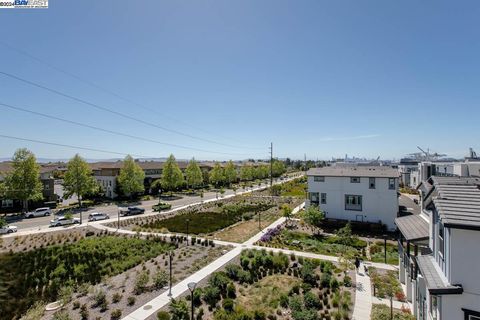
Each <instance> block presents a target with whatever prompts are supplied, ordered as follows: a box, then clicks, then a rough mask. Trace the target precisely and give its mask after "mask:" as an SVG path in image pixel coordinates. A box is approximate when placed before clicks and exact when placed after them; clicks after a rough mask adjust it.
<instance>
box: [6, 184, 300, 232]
mask: <svg viewBox="0 0 480 320" xmlns="http://www.w3.org/2000/svg"><path fill="white" fill-rule="evenodd" d="M295 178H296V177H295ZM292 179H294V178H290V179H285V180H279V181H277V182H274V184H279V183H284V182H287V181H289V180H292ZM268 186H269V184H262V185H261V186H256V187H253V188H247V190H246V191H244V190H243V189H240V190H237V193H236V194H243V193H245V192H251V191H252V190H253V191H256V190H262V189H265V188H267V187H268ZM234 195H235V194H234V192H233V190H230V189H227V190H225V194H224V195H223V198H228V197H232V196H234ZM217 196H218V199H221V195H220V193H216V192H205V193H204V197H203V201H204V202H205V201H212V200H216V199H217ZM201 201H202V199H201V198H200V196H183V197H182V198H181V199H178V200H172V201H167V200H162V202H168V203H170V204H171V205H172V210H174V209H179V208H182V207H185V206H188V205H193V204H198V203H201ZM157 203H158V199H155V200H148V201H142V202H141V204H139V206H140V207H142V208H145V214H158V213H154V212H153V211H152V206H153V205H155V204H157ZM118 209H119V207H118V206H117V205H102V206H98V207H94V208H89V209H88V210H86V211H84V212H82V216H83V223H84V224H89V223H88V214H89V213H91V212H101V213H106V214H108V215H109V216H110V220H104V221H102V223H104V222H107V221H117V219H118ZM74 217H80V214H79V213H75V214H74ZM53 218H54V217H53V215H52V216H46V217H38V218H30V219H23V220H20V221H15V222H11V223H10V224H11V225H15V226H17V227H18V232H17V233H16V234H11V235H5V236H14V235H21V234H25V233H32V232H44V231H46V230H58V229H59V228H61V227H57V228H49V223H50V220H52V219H53ZM121 219H127V218H121ZM70 228H72V227H70Z"/></svg>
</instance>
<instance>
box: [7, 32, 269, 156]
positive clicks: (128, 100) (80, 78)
mask: <svg viewBox="0 0 480 320" xmlns="http://www.w3.org/2000/svg"><path fill="white" fill-rule="evenodd" d="M0 43H1V44H2V45H3V46H5V47H7V48H9V49H10V50H13V51H16V52H18V53H20V54H22V55H24V56H26V57H28V58H30V59H32V60H35V61H37V62H38V63H40V64H43V65H45V66H47V67H48V68H50V69H53V70H55V71H57V72H60V73H63V74H65V75H67V76H69V77H71V78H73V79H76V80H77V81H80V82H82V83H85V84H87V85H89V86H91V87H93V88H95V89H97V90H100V91H104V92H106V93H108V94H110V95H112V96H114V97H116V98H118V99H120V100H123V101H125V102H127V103H130V104H133V105H135V106H137V107H140V108H142V109H145V110H148V111H150V112H153V113H156V114H158V115H160V116H162V117H166V118H169V119H171V120H173V121H176V122H179V123H182V124H184V125H185V126H189V127H191V128H193V129H196V130H199V131H202V132H204V133H207V134H210V135H214V133H212V132H209V131H208V130H205V129H203V128H201V127H197V126H193V125H191V124H189V123H187V122H185V121H183V120H180V119H177V118H174V117H172V116H169V115H167V114H164V113H161V112H158V111H157V110H155V109H153V108H149V107H147V106H145V105H143V104H140V103H138V102H136V101H133V100H131V99H129V98H126V97H123V96H121V95H119V94H118V93H116V92H114V91H112V90H109V89H107V88H105V87H102V86H100V85H98V84H96V83H94V82H92V81H89V80H86V79H84V78H82V77H80V76H78V75H76V74H74V73H72V72H69V71H66V70H64V69H61V68H59V67H57V66H55V65H53V64H51V63H49V62H47V61H45V60H43V59H40V58H38V57H36V56H34V55H32V54H31V53H28V52H26V51H25V50H22V49H18V48H16V47H14V46H12V45H11V44H9V43H6V42H4V41H1V40H0ZM230 139H231V138H230ZM237 141H238V140H237ZM258 149H261V148H258Z"/></svg>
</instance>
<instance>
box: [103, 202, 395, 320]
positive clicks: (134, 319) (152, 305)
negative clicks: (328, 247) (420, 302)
mask: <svg viewBox="0 0 480 320" xmlns="http://www.w3.org/2000/svg"><path fill="white" fill-rule="evenodd" d="M304 205H305V203H302V204H301V205H300V206H298V207H296V208H295V209H294V210H293V214H295V213H298V212H299V211H300V210H301V209H302V208H303V207H304ZM285 220H286V219H285V218H283V217H282V218H279V219H277V220H276V221H275V222H273V223H272V224H270V225H269V226H268V227H266V228H265V229H263V230H262V231H261V232H259V233H257V234H256V235H255V236H253V237H252V238H250V239H249V240H247V241H245V242H244V243H241V244H239V243H234V242H227V241H220V240H214V242H215V243H216V244H219V245H227V246H233V247H234V248H233V249H232V250H230V251H229V252H227V253H226V254H224V255H223V256H221V257H220V258H218V259H217V260H215V261H213V262H212V263H210V264H209V265H207V266H206V267H204V268H202V269H200V270H199V271H197V272H196V273H194V274H192V275H190V276H189V277H187V278H186V279H184V280H182V281H181V282H179V283H177V284H176V285H175V286H173V287H172V295H171V296H169V295H168V291H167V292H164V293H163V294H161V295H159V296H157V297H156V298H154V299H152V300H150V301H149V302H147V303H146V304H144V305H143V306H141V307H139V308H138V309H136V310H135V311H133V312H132V313H130V314H129V315H127V316H125V317H124V318H122V320H144V319H147V318H148V317H150V316H151V315H153V314H154V313H155V312H157V311H158V310H160V309H161V308H163V307H164V306H166V305H168V304H169V303H170V299H171V298H177V297H179V296H181V295H182V294H183V293H185V292H186V291H187V290H188V287H187V285H188V283H190V282H196V283H198V282H200V281H202V280H203V279H205V278H207V277H208V276H209V275H211V274H212V273H213V272H215V271H217V270H218V269H220V268H221V267H223V266H224V265H226V264H227V263H229V262H230V261H232V260H233V259H234V258H235V257H237V256H238V255H240V253H241V252H242V250H245V249H257V250H267V251H273V252H283V253H284V254H287V255H290V254H294V255H296V256H302V257H305V258H313V259H321V260H326V261H332V262H338V257H334V256H326V255H321V254H316V253H310V252H303V251H295V250H288V249H278V248H269V247H262V246H258V245H255V244H254V243H256V242H257V241H258V240H260V238H261V237H262V235H263V234H264V233H265V232H266V231H267V230H268V229H270V228H274V227H276V226H278V225H281V224H282V223H284V222H285ZM95 227H98V228H101V229H105V230H109V231H114V232H119V233H125V234H136V232H134V231H130V230H122V229H120V230H117V229H115V228H110V227H106V226H103V225H100V224H98V225H95ZM140 234H142V235H149V234H150V235H151V234H155V235H160V236H167V237H169V236H171V234H158V233H150V232H141V233H140ZM197 238H198V237H197ZM364 265H365V266H367V267H368V266H374V267H376V268H381V269H387V270H397V268H396V267H395V266H391V265H388V264H383V263H374V262H365V263H362V265H361V266H360V268H359V270H362V271H361V272H359V274H357V283H356V288H357V290H356V293H355V307H354V310H353V318H352V319H354V320H370V314H371V309H372V301H373V300H372V292H371V282H370V277H368V275H366V274H364V272H363V270H364V267H363V266H364ZM375 301H377V300H375ZM379 303H384V302H381V301H380V302H379Z"/></svg>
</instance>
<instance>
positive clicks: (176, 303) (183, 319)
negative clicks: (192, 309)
mask: <svg viewBox="0 0 480 320" xmlns="http://www.w3.org/2000/svg"><path fill="white" fill-rule="evenodd" d="M169 308H170V314H171V316H172V320H189V314H188V305H187V302H186V301H185V299H181V300H175V299H172V300H171V302H170V307H169Z"/></svg>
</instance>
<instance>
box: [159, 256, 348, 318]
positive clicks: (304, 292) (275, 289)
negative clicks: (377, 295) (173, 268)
mask: <svg viewBox="0 0 480 320" xmlns="http://www.w3.org/2000/svg"><path fill="white" fill-rule="evenodd" d="M354 276H355V275H354V272H351V271H347V270H341V269H340V268H339V267H337V266H336V265H334V264H333V263H331V262H327V261H320V260H313V259H304V258H302V257H296V256H294V255H291V256H287V255H285V254H282V253H278V254H276V253H272V252H267V251H265V250H262V251H259V250H246V251H243V252H242V254H241V256H240V258H239V259H238V260H237V263H232V264H229V265H227V266H226V267H225V269H224V271H219V272H215V273H213V274H212V275H211V276H210V278H209V279H208V281H206V283H204V284H201V285H200V288H197V289H195V291H194V295H193V304H194V307H195V319H197V320H201V319H215V320H230V319H231V320H236V319H242V320H250V319H251V320H254V319H255V320H257V319H258V320H263V319H272V320H273V319H294V320H315V319H328V320H330V319H338V320H342V319H350V318H351V314H352V310H353V300H354V299H352V295H353V294H354V291H353V289H352V288H350V285H351V283H352V279H351V277H354ZM188 300H190V297H189V296H187V299H184V298H182V299H177V300H174V301H172V303H171V304H170V306H168V307H165V308H164V310H162V311H159V312H158V314H157V318H158V319H172V320H173V319H189V311H190V310H189V309H190V308H189V307H190V302H189V301H188Z"/></svg>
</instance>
